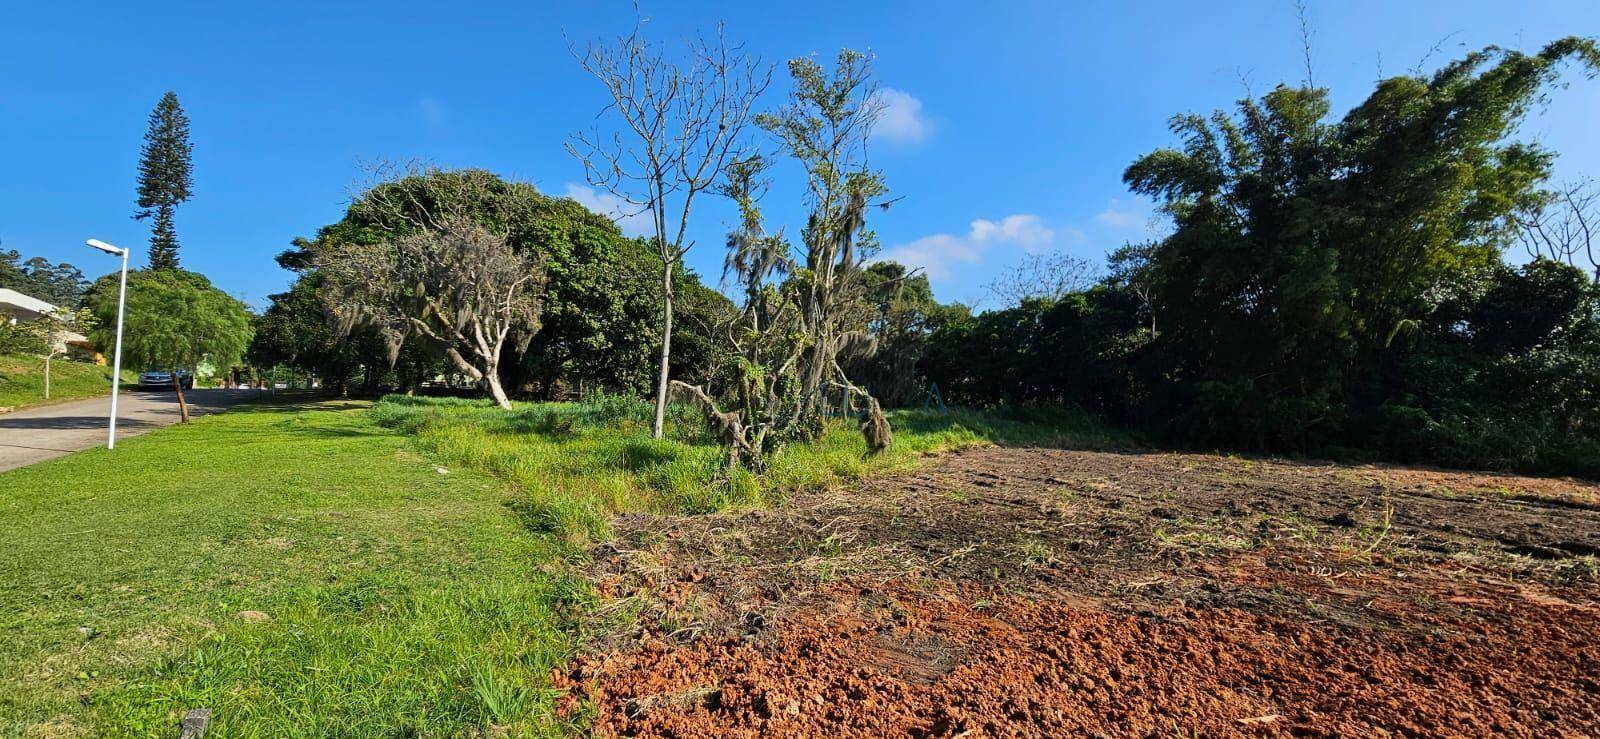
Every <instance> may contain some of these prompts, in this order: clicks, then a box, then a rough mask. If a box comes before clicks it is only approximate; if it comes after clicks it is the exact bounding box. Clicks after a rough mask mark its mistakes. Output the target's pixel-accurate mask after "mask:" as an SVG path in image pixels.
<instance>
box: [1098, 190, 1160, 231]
mask: <svg viewBox="0 0 1600 739" xmlns="http://www.w3.org/2000/svg"><path fill="white" fill-rule="evenodd" d="M1141 206H1143V207H1141ZM1094 220H1095V222H1096V223H1099V224H1101V225H1103V226H1107V227H1110V228H1116V229H1122V230H1125V231H1131V230H1134V229H1138V228H1143V227H1145V226H1147V225H1149V222H1150V208H1149V207H1148V206H1145V205H1144V204H1143V203H1129V202H1127V201H1125V200H1122V199H1121V198H1112V199H1111V201H1110V202H1108V203H1106V209H1105V210H1102V211H1100V212H1099V213H1097V214H1096V215H1095V217H1094Z"/></svg>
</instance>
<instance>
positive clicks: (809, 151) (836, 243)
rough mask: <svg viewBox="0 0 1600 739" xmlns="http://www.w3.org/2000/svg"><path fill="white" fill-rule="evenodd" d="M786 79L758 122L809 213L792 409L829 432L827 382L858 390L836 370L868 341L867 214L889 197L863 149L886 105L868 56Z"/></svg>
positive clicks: (799, 282) (871, 248)
mask: <svg viewBox="0 0 1600 739" xmlns="http://www.w3.org/2000/svg"><path fill="white" fill-rule="evenodd" d="M789 76H790V79H791V82H792V84H793V87H792V89H791V90H790V93H789V99H788V102H787V103H786V104H784V105H783V106H782V107H780V108H779V109H778V110H776V111H773V112H770V113H763V114H761V115H760V116H757V117H756V125H758V126H760V127H761V128H762V129H763V130H765V131H766V132H767V133H768V134H769V135H771V136H772V138H773V139H775V140H776V141H777V142H778V144H779V145H780V146H781V147H782V148H783V151H784V152H785V153H787V154H789V156H790V157H792V158H793V159H794V160H795V161H796V162H798V163H799V164H800V166H801V168H802V169H803V170H804V172H805V176H806V189H805V192H806V200H807V205H809V206H810V209H811V212H810V215H809V217H808V218H807V221H806V227H805V229H804V230H803V231H802V232H801V241H802V242H803V254H804V259H803V260H801V261H800V263H799V264H798V265H796V268H795V270H794V271H793V276H792V277H791V278H790V280H791V281H792V282H793V283H794V286H795V288H796V289H797V292H796V296H797V300H798V301H799V311H800V317H801V326H800V330H801V331H803V332H804V334H805V339H806V347H805V351H804V353H803V355H802V357H801V359H800V378H801V383H802V387H801V398H802V400H801V403H800V405H799V406H797V408H796V411H795V412H796V414H797V418H798V417H805V418H806V419H807V423H806V424H804V427H806V428H809V429H811V432H812V433H814V434H815V433H820V432H821V428H822V426H821V424H820V423H819V422H817V420H818V416H817V414H818V412H819V410H820V405H821V401H822V391H823V389H824V387H825V384H826V383H828V382H829V381H832V382H833V383H837V384H840V385H845V386H850V385H851V383H850V379H849V378H848V377H846V376H844V373H843V370H842V368H841V366H840V364H839V359H840V355H841V353H846V352H848V351H849V350H850V349H852V348H855V347H856V346H858V345H859V342H861V341H862V340H863V339H864V338H865V335H864V334H863V333H862V332H861V331H860V330H859V323H860V322H861V319H862V313H863V307H864V303H863V301H862V299H863V295H864V293H863V291H864V286H865V283H864V280H863V278H862V272H863V267H864V266H865V264H866V262H867V260H868V259H870V258H871V257H872V255H873V254H874V253H876V251H877V249H878V242H877V236H876V235H875V234H874V233H873V232H872V231H871V230H870V229H868V228H867V213H868V208H869V207H870V205H871V203H870V201H871V200H872V199H873V198H876V197H879V196H881V195H883V194H884V193H886V192H888V187H887V186H886V185H885V183H884V179H883V175H882V174H881V173H880V172H878V171H876V170H874V169H872V168H871V166H870V165H869V164H868V163H867V156H866V144H867V140H868V138H870V136H871V134H872V126H873V124H874V123H875V122H876V120H877V118H878V115H879V113H880V112H881V110H882V107H883V103H882V98H881V97H880V96H879V95H878V88H877V85H876V84H875V83H874V82H873V81H872V57H871V55H869V54H864V53H862V52H858V51H852V50H849V49H845V50H843V51H840V52H839V56H838V57H837V59H836V60H835V62H834V66H833V69H832V70H831V72H830V71H829V70H827V69H825V68H824V67H823V66H822V65H821V64H819V63H817V61H816V60H815V59H812V58H811V57H799V58H796V59H791V60H790V61H789Z"/></svg>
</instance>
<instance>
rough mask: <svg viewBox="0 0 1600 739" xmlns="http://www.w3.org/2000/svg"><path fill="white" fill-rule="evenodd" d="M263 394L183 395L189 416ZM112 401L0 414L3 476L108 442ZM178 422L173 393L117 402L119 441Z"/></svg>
mask: <svg viewBox="0 0 1600 739" xmlns="http://www.w3.org/2000/svg"><path fill="white" fill-rule="evenodd" d="M261 392H262V391H260V390H220V389H203V388H197V389H194V390H190V391H188V392H186V393H184V397H185V398H187V399H188V401H189V413H190V415H200V414H204V413H215V412H217V411H220V410H224V409H226V408H227V407H228V406H231V405H233V404H235V403H238V402H240V401H243V400H248V399H250V398H253V397H255V396H256V395H258V394H259V393H261ZM110 410H111V397H110V396H106V397H104V398H90V399H88V400H74V401H70V402H67V403H57V404H55V405H47V406H42V407H39V408H24V409H22V410H19V411H12V412H11V413H0V472H3V471H5V470H9V469H15V468H17V467H22V466H24V465H30V464H33V463H34V462H42V461H44V460H46V459H50V458H52V457H59V456H61V455H63V454H71V453H72V452H76V451H81V450H84V449H88V448H90V447H96V446H104V445H105V443H106V414H107V413H108V412H109V411H110ZM177 422H178V399H177V397H175V396H174V395H173V393H172V391H170V390H166V391H160V392H155V391H151V392H142V391H131V392H130V391H128V390H123V391H122V396H121V397H120V398H119V399H118V400H117V438H118V439H125V438H127V437H130V436H137V435H139V434H143V433H145V432H148V431H152V430H154V429H158V428H161V427H162V426H166V425H168V424H173V423H177Z"/></svg>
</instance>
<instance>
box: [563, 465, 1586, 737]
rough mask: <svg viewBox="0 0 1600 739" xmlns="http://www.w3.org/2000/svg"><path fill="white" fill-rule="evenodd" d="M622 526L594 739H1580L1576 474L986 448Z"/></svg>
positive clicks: (595, 659) (586, 666) (600, 654)
mask: <svg viewBox="0 0 1600 739" xmlns="http://www.w3.org/2000/svg"><path fill="white" fill-rule="evenodd" d="M618 529H619V532H620V536H619V538H618V539H617V541H615V542H613V543H611V544H607V545H604V546H602V547H601V548H600V549H599V550H597V551H596V553H595V554H596V565H595V569H596V571H595V573H594V575H595V577H596V578H597V580H598V581H599V582H600V585H601V590H602V593H603V594H604V595H605V597H606V600H605V603H604V605H603V607H602V608H601V609H599V612H598V613H597V615H596V616H595V619H594V622H593V623H592V628H591V633H592V634H593V639H592V648H591V649H590V650H589V651H588V652H586V653H585V654H584V655H583V656H581V657H580V658H579V659H577V660H576V661H575V662H574V663H573V664H571V665H569V666H568V667H567V668H565V669H564V670H563V671H562V672H561V674H559V675H557V683H558V685H560V686H563V687H568V688H571V691H570V692H569V697H568V701H569V704H570V706H569V707H570V708H571V709H572V710H580V709H587V710H592V711H594V712H595V713H596V714H597V716H598V718H597V722H596V726H597V731H598V733H600V734H601V735H606V736H610V735H621V736H677V737H700V736H708V737H709V736H749V737H756V736H775V737H783V736H793V737H801V736H861V737H878V736H886V737H892V736H915V737H946V736H948V737H956V736H964V737H989V736H1007V737H1009V736H1040V737H1044V736H1049V737H1056V736H1107V737H1121V736H1136V737H1144V736H1162V737H1168V736H1184V737H1192V736H1461V737H1467V736H1486V735H1495V736H1551V737H1585V736H1600V571H1597V570H1600V566H1597V563H1596V557H1595V555H1596V553H1597V552H1600V487H1597V486H1593V485H1589V484H1584V483H1576V482H1572V481H1566V480H1550V479H1538V478H1524V477H1515V476H1504V475H1485V474H1471V473H1460V472H1443V471H1434V470H1419V469H1406V468H1390V467H1348V466H1334V465H1315V464H1302V463H1294V462H1284V461H1270V460H1254V459H1241V458H1235V457H1223V456H1215V455H1195V454H1168V453H1138V452H1089V451H1073V450H1060V449H1008V448H984V449H973V450H967V451H963V452H957V453H952V454H948V455H944V456H941V457H939V458H936V459H931V460H927V461H926V462H925V463H924V464H923V466H922V467H921V468H920V469H919V470H918V471H917V472H915V473H912V474H909V475H904V476H899V477H891V478H883V479H878V480H873V481H869V482H867V483H864V484H861V485H858V486H854V487H851V488H849V489H845V490H838V491H831V492H828V493H826V494H817V495H813V496H807V497H802V498H798V499H796V500H793V501H790V503H789V504H788V505H786V506H783V507H781V508H778V509H775V510H759V511H748V512H742V513H736V514H726V515H719V516H700V517H661V516H637V517H630V518H628V519H625V520H623V521H621V522H619V524H618ZM623 625H627V626H626V628H624V626H623Z"/></svg>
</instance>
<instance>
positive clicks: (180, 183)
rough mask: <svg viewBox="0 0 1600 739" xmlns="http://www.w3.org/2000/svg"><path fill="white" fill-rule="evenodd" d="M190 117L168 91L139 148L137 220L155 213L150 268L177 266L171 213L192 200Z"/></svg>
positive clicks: (151, 115) (176, 243)
mask: <svg viewBox="0 0 1600 739" xmlns="http://www.w3.org/2000/svg"><path fill="white" fill-rule="evenodd" d="M189 153H190V146H189V116H187V115H184V113H183V106H181V105H179V104H178V96H177V94H176V93H172V92H168V93H167V94H165V95H163V96H161V102H159V103H156V109H155V110H153V111H151V112H150V129H149V130H148V131H145V134H144V146H142V147H140V150H139V211H138V212H137V213H134V215H133V217H134V219H135V220H141V221H142V220H144V219H146V218H150V217H152V216H154V217H155V223H154V224H153V228H151V231H150V268H151V269H177V268H178V232H177V230H176V229H175V228H174V227H173V225H172V212H173V209H174V208H176V207H177V205H178V203H181V202H183V201H185V200H188V199H189V185H190V173H191V165H190V162H189Z"/></svg>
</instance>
